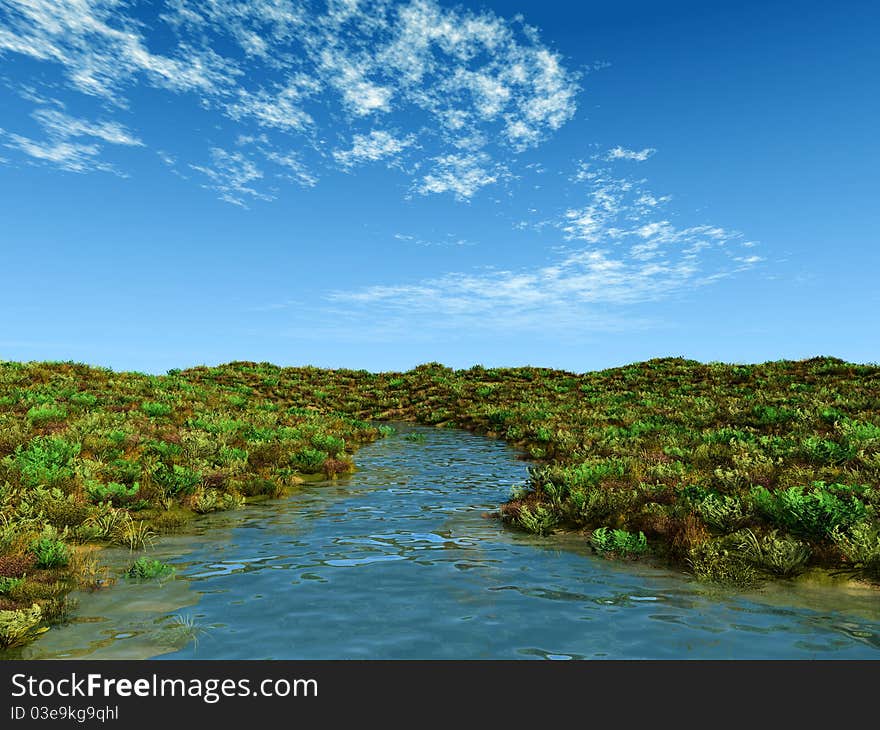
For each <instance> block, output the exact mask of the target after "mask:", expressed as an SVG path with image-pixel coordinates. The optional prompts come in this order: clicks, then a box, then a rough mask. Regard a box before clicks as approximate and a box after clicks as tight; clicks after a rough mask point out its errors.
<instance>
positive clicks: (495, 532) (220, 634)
mask: <svg viewBox="0 0 880 730" xmlns="http://www.w3.org/2000/svg"><path fill="white" fill-rule="evenodd" d="M407 432H418V433H422V434H424V441H422V442H413V441H409V440H407V439H405V438H404V437H403V435H404V434H405V433H407ZM516 457H517V454H516V452H515V451H513V450H512V449H510V448H508V447H506V446H504V445H503V444H502V443H500V442H498V441H492V440H489V439H486V438H483V437H480V436H475V435H472V434H469V433H466V432H463V431H455V430H438V429H430V428H423V427H410V426H403V427H401V432H400V433H399V434H397V435H395V436H392V437H390V438H388V439H385V440H383V441H380V442H378V443H376V444H373V445H371V446H368V447H366V448H364V449H362V450H361V451H360V452H358V455H357V462H358V466H359V471H358V472H357V473H356V474H354V475H352V476H350V477H347V478H344V479H339V480H338V481H336V482H331V483H324V484H320V483H319V484H311V485H306V486H303V487H302V489H301V491H299V492H298V493H297V494H295V495H293V496H290V497H287V498H285V499H283V500H274V501H271V502H265V503H261V504H259V505H253V506H249V507H247V508H245V509H242V510H239V511H236V512H233V513H222V514H218V515H210V516H208V517H206V518H204V519H203V520H200V521H199V523H198V526H197V530H196V534H188V535H185V536H176V537H171V538H167V539H163V540H162V542H161V544H160V545H158V546H157V547H156V549H154V550H153V553H154V554H155V555H156V556H157V557H160V558H162V559H164V560H166V561H167V562H170V563H172V564H174V565H175V567H176V569H177V574H176V577H175V578H174V579H173V580H170V581H165V582H162V583H159V582H152V583H147V584H130V583H126V582H124V581H121V582H120V583H119V584H118V585H117V586H115V587H113V588H112V589H110V590H106V591H101V592H98V593H94V594H84V595H80V596H78V598H79V607H78V609H77V611H76V612H75V614H74V616H73V618H72V620H71V621H70V623H68V624H66V625H65V626H61V627H57V628H53V629H52V630H51V631H50V632H48V633H47V634H45V635H44V636H42V637H41V638H40V639H39V640H38V641H36V642H35V643H34V644H32V645H30V646H28V647H26V648H25V649H24V650H22V652H21V656H23V657H26V658H62V657H82V658H145V657H161V658H170V659H178V658H181V659H182V658H197V659H215V658H216V659H220V658H223V659H263V658H277V659H282V658H435V659H445V658H473V659H483V658H486V659H488V658H549V659H557V658H558V659H567V658H592V657H606V658H647V657H657V658H728V657H736V658H745V657H763V658H880V594H878V593H877V592H875V591H873V590H871V589H863V588H858V587H848V586H845V585H834V586H830V585H825V584H822V583H810V582H805V581H799V582H796V583H778V584H774V585H772V586H768V587H766V588H764V589H762V590H760V591H755V592H753V593H750V594H747V595H744V594H741V593H739V594H738V593H734V592H730V591H725V590H722V589H718V588H714V587H707V586H705V585H702V584H699V583H696V582H694V581H692V580H690V579H689V578H688V576H686V575H683V574H681V573H679V572H677V571H674V570H670V569H661V568H654V567H650V566H646V565H644V564H638V563H616V562H611V561H607V560H603V559H601V558H597V557H595V556H593V555H591V554H590V551H589V549H588V548H587V547H586V545H585V544H584V541H583V539H582V538H575V537H570V538H538V537H534V536H531V535H526V534H523V533H521V532H518V531H516V530H512V529H509V528H505V527H503V526H502V525H501V524H500V523H499V522H498V521H497V520H495V519H490V518H487V517H486V516H485V513H486V512H487V511H490V510H494V509H497V506H498V504H499V503H500V502H502V501H504V500H505V499H506V498H507V496H508V494H509V491H510V488H511V487H513V486H515V485H520V484H522V483H523V482H524V479H525V476H526V466H525V464H524V463H523V462H522V461H520V460H518V459H517V458H516ZM101 555H102V558H103V559H104V560H105V561H109V562H110V563H111V564H113V565H115V566H117V567H118V568H120V569H121V568H122V567H123V566H124V565H125V564H127V562H129V561H130V557H129V556H128V554H127V553H126V552H124V551H104V552H103V553H102V554H101Z"/></svg>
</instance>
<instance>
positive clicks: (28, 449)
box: [14, 436, 80, 486]
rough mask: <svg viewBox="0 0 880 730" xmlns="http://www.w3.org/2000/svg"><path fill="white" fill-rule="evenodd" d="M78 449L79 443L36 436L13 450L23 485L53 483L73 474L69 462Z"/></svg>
mask: <svg viewBox="0 0 880 730" xmlns="http://www.w3.org/2000/svg"><path fill="white" fill-rule="evenodd" d="M79 450H80V446H79V444H76V443H70V442H68V441H65V440H64V439H62V438H58V437H57V436H37V437H36V438H35V439H32V440H31V442H30V443H28V444H27V445H23V446H19V447H18V448H17V449H16V450H15V456H14V462H15V464H16V465H17V466H18V469H19V472H20V474H21V477H22V481H23V482H24V483H25V485H27V486H38V485H40V484H54V483H56V482H59V481H61V480H63V479H69V478H70V477H71V476H72V475H73V471H72V469H71V468H70V466H69V464H70V462H71V460H72V459H74V458H75V457H76V456H77V455H78V454H79Z"/></svg>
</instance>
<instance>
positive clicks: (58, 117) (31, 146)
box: [0, 100, 143, 174]
mask: <svg viewBox="0 0 880 730" xmlns="http://www.w3.org/2000/svg"><path fill="white" fill-rule="evenodd" d="M40 103H41V104H44V103H47V102H45V101H42V100H41V101H40ZM31 116H32V117H33V118H34V119H35V120H36V121H37V123H38V124H39V125H40V127H42V129H43V131H44V132H45V134H46V137H47V139H44V140H35V139H32V138H30V137H27V136H25V135H22V134H17V133H12V132H5V131H4V130H0V137H5V138H6V141H5V142H4V145H5V146H6V147H7V148H9V149H15V150H18V151H19V152H21V153H22V154H24V155H26V156H27V157H28V158H30V160H31V161H35V162H41V163H48V164H51V165H54V166H56V167H59V168H61V169H62V170H66V171H68V172H88V171H90V170H100V171H104V172H116V173H117V174H120V173H119V172H118V171H117V170H116V169H115V168H114V167H113V166H112V165H110V164H109V163H107V162H105V161H102V160H101V159H100V157H101V152H102V150H103V147H102V145H100V144H98V142H97V141H95V140H98V141H100V142H104V143H107V144H113V145H122V146H128V147H140V146H143V142H141V141H140V140H139V139H138V138H137V137H135V136H134V135H133V134H132V133H131V132H130V131H128V130H127V129H126V128H125V127H123V126H122V125H121V124H119V123H117V122H106V121H97V122H93V121H89V120H86V119H80V118H78V117H72V116H70V115H68V114H66V113H64V112H63V111H61V110H60V109H58V108H49V107H45V106H41V107H40V108H38V109H37V110H36V111H34V113H33V114H32V115H31ZM82 138H87V139H89V140H90V141H89V142H84V141H81V139H82Z"/></svg>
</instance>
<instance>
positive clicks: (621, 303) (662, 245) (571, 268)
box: [329, 157, 762, 333]
mask: <svg viewBox="0 0 880 730" xmlns="http://www.w3.org/2000/svg"><path fill="white" fill-rule="evenodd" d="M616 159H618V160H619V159H624V158H621V157H617V158H616ZM570 179H571V180H572V181H573V183H574V184H575V186H576V187H575V188H574V189H573V190H572V191H570V195H571V196H581V197H582V198H583V199H584V204H583V205H581V206H576V207H572V208H569V209H567V210H563V211H561V212H560V213H558V214H557V215H556V216H555V217H551V220H549V221H546V220H544V221H541V222H540V223H539V224H537V225H538V226H540V227H546V226H547V225H551V226H552V227H554V228H555V229H557V230H558V231H559V233H560V235H561V236H562V237H563V239H564V240H566V241H567V245H566V247H565V248H564V249H563V250H562V251H561V252H560V253H558V254H557V255H556V257H555V260H553V261H551V262H550V263H545V264H543V265H540V266H537V267H533V268H522V269H504V270H496V269H480V270H474V271H459V272H450V273H447V274H443V275H440V276H435V277H431V278H427V279H423V280H420V281H415V282H408V283H393V284H380V285H373V286H367V287H364V288H362V289H360V290H354V291H344V292H341V291H340V292H335V293H333V294H331V295H330V296H329V301H330V303H331V305H345V306H346V307H348V308H349V309H350V310H351V311H353V312H356V313H360V314H361V315H362V316H363V318H364V320H365V321H371V320H372V321H377V322H384V321H387V320H389V319H391V320H396V319H398V318H401V317H403V316H404V314H405V313H408V316H410V317H411V318H413V320H423V321H425V322H430V326H431V327H434V328H439V329H443V328H445V327H451V328H471V329H474V328H476V329H478V330H480V329H491V330H493V331H507V332H510V331H525V330H529V329H533V330H539V331H547V330H548V329H549V330H554V331H555V330H557V329H564V330H566V331H567V332H569V333H575V332H582V331H586V330H590V329H596V328H602V327H603V326H604V325H603V324H602V317H603V316H607V315H608V313H609V312H612V313H614V314H613V316H612V317H611V319H612V320H613V321H614V322H615V323H616V325H615V326H622V323H623V322H625V321H626V317H625V316H624V315H623V312H624V310H625V308H626V307H628V306H630V305H635V304H644V303H647V302H655V301H659V300H661V299H664V298H667V297H670V296H673V295H677V294H681V293H683V292H687V291H693V290H696V289H698V288H700V287H704V286H708V285H710V284H713V283H715V282H718V281H720V280H722V279H724V278H727V277H730V276H733V275H735V274H738V273H741V272H743V271H746V270H747V269H749V268H752V267H753V266H755V265H756V264H758V263H760V262H761V261H762V258H761V257H760V256H757V255H755V254H753V253H745V251H746V250H748V249H752V248H754V247H755V246H756V243H755V242H754V241H749V240H746V239H745V238H744V237H743V235H742V234H741V233H739V232H737V231H731V230H727V229H725V228H722V227H719V226H714V225H710V224H704V223H701V224H694V225H687V226H679V225H675V224H674V223H672V222H670V220H669V216H671V215H673V214H670V213H666V212H664V207H665V206H666V205H667V204H668V203H669V201H670V200H671V197H670V196H668V195H655V194H654V193H652V192H651V191H650V190H648V189H646V187H645V181H643V180H640V179H631V178H628V177H626V176H618V175H616V174H615V173H614V170H613V169H612V168H608V167H605V168H603V167H599V168H594V167H592V166H591V165H584V164H581V165H579V167H578V170H577V171H576V173H575V174H574V175H573V176H572V177H571V178H570ZM400 238H402V239H406V240H414V239H415V237H412V236H404V235H401V236H400Z"/></svg>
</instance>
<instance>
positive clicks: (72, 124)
mask: <svg viewBox="0 0 880 730" xmlns="http://www.w3.org/2000/svg"><path fill="white" fill-rule="evenodd" d="M33 117H34V119H36V120H37V121H38V122H39V123H40V126H42V127H43V129H45V130H46V132H47V133H48V134H49V135H50V136H52V137H55V138H59V139H68V138H70V137H93V138H95V139H100V140H103V141H104V142H107V143H108V144H118V145H126V146H131V147H142V146H143V144H144V143H143V142H141V140H139V139H138V138H137V137H135V136H134V135H133V134H132V133H131V132H129V131H128V130H127V129H126V128H125V127H123V126H122V125H121V124H119V123H118V122H103V121H102V122H90V121H88V120H86V119H79V118H77V117H71V116H69V115H67V114H65V113H64V112H61V111H59V110H57V109H38V110H37V111H35V112H34V114H33Z"/></svg>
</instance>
